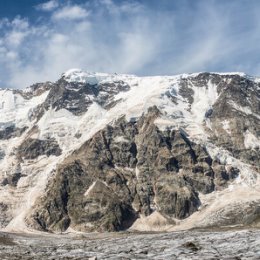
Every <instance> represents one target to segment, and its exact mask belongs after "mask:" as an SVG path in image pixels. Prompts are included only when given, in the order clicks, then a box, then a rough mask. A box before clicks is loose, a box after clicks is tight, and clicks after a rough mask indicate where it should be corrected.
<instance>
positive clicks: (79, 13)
mask: <svg viewBox="0 0 260 260" xmlns="http://www.w3.org/2000/svg"><path fill="white" fill-rule="evenodd" d="M87 16H88V12H87V11H86V10H85V9H84V8H82V7H81V6H79V5H73V6H64V7H63V8H61V9H59V10H57V11H56V12H55V13H54V14H53V16H52V17H53V19H54V20H80V19H84V18H86V17H87Z"/></svg>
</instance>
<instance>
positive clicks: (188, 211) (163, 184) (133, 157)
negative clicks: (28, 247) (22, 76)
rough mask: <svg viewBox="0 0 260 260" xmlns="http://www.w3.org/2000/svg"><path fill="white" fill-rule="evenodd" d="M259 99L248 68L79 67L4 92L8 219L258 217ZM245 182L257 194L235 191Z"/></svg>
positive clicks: (36, 226) (80, 222) (11, 224)
mask: <svg viewBox="0 0 260 260" xmlns="http://www.w3.org/2000/svg"><path fill="white" fill-rule="evenodd" d="M259 98H260V88H259V80H258V78H253V77H250V76H248V75H246V74H241V73H224V74H223V73H219V74H217V73H196V74H191V75H188V74H182V75H177V76H153V77H137V76H134V75H117V74H112V75H111V74H105V73H89V72H83V71H81V70H78V69H73V70H70V71H68V72H66V73H64V74H63V75H62V77H61V78H60V79H59V80H58V81H57V82H54V83H51V82H47V83H38V84H35V85H33V86H31V87H30V88H27V89H26V90H24V91H20V90H13V91H12V90H0V100H1V103H2V107H1V110H0V113H1V117H2V119H1V130H0V152H1V153H0V154H1V160H0V164H1V167H2V170H1V178H0V181H1V182H2V184H1V185H0V194H2V199H1V201H0V206H1V209H2V213H1V215H0V223H1V226H2V228H5V230H9V231H10V230H11V231H17V230H22V231H28V230H41V231H52V232H53V231H65V230H67V229H71V230H73V229H75V230H82V231H96V230H99V231H105V230H109V231H114V230H121V229H125V228H129V227H132V228H136V229H145V230H156V229H157V230H164V229H167V230H168V229H179V228H180V229H182V228H192V227H195V226H198V227H200V226H201V227H207V226H212V225H217V224H218V223H219V224H221V223H222V224H226V225H231V223H232V222H233V223H236V224H237V225H249V224H250V225H251V224H252V223H255V224H252V225H258V224H257V223H258V222H255V221H257V218H258V214H259V207H258V206H257V205H258V204H257V201H259V200H260V196H259V191H258V189H257V184H258V182H259V177H258V175H259V168H260V166H259V161H260V158H259V146H260V145H259V144H260V141H259V135H260V133H259V131H260V128H259V118H260V115H259V107H260V105H259V100H260V99H259ZM145 158H146V159H145ZM148 162H149V163H148ZM90 169H91V170H90ZM74 174H76V175H75V176H74ZM73 176H74V177H73ZM64 178H65V179H64ZM245 187H246V188H245ZM243 189H244V190H247V192H248V194H250V195H251V197H252V198H253V199H250V197H249V196H244V197H243V198H242V197H240V196H241V195H236V194H244V191H243ZM11 194H13V195H12V196H13V198H12V199H10V198H9V197H10V196H11ZM84 194H86V195H84ZM108 194H110V195H111V198H110V199H108V198H109V196H108ZM112 194H113V195H112ZM232 195H234V196H233V197H234V198H236V197H237V198H238V199H239V200H241V203H242V202H243V203H242V206H236V201H234V200H233V199H232ZM235 195H236V196H235ZM8 196H9V197H8ZM106 196H107V197H108V198H106ZM217 196H219V197H220V198H222V199H223V198H225V196H226V197H227V199H226V202H225V203H220V201H219V199H218V198H217ZM49 199H50V200H49ZM53 201H54V202H55V203H54V204H53ZM229 203H230V204H229ZM250 203H251V204H252V205H251V204H250ZM249 204H250V205H251V208H249V209H248V210H249V211H250V210H251V213H249V214H248V215H246V216H245V217H244V218H242V219H241V218H240V217H238V216H237V215H238V213H237V212H240V210H242V209H247V206H248V205H249ZM97 205H101V208H97ZM102 205H103V206H102ZM207 205H208V206H207ZM212 205H215V209H214V208H213V206H212ZM221 205H222V208H221V207H220V206H221ZM227 206H228V207H230V209H229V210H228V209H226V207H227ZM219 207H220V208H219ZM223 208H225V210H223ZM214 210H215V211H214ZM218 210H219V212H220V213H218V214H216V216H214V212H218ZM230 211H233V212H234V213H232V214H233V215H234V216H233V217H230V220H229V221H228V220H227V219H226V218H227V216H229V214H230ZM75 212H77V214H76V213H75ZM93 212H94V213H95V214H94V213H93ZM212 214H213V215H212ZM208 216H211V217H208ZM213 216H214V217H213ZM151 219H154V220H153V221H151ZM194 219H195V220H196V221H197V222H198V223H195V222H196V221H194ZM225 219H226V220H225ZM150 222H152V223H153V224H151V223H150ZM154 222H155V223H157V222H158V223H161V224H158V227H156V225H155V224H154ZM149 223H150V224H149ZM222 224H221V225H222Z"/></svg>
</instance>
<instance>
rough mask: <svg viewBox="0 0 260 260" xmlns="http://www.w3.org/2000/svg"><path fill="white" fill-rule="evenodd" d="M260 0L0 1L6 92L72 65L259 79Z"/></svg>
mask: <svg viewBox="0 0 260 260" xmlns="http://www.w3.org/2000/svg"><path fill="white" fill-rule="evenodd" d="M259 13H260V1H259V0H160V1H159V0H143V1H142V0H125V1H119V0H88V1H87V0H74V1H72V0H71V1H61V0H50V1H42V0H0V87H15V88H24V87H26V86H29V85H30V84H32V83H35V82H42V81H46V80H57V79H58V78H59V76H60V74H61V73H62V72H64V71H66V70H68V69H70V68H82V69H84V70H88V71H101V72H111V73H114V72H117V73H131V74H137V75H174V74H179V73H191V72H199V71H220V72H223V71H243V72H246V73H248V74H251V75H260V59H259V54H260V44H259V43H260V16H259Z"/></svg>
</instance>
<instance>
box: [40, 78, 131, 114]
mask: <svg viewBox="0 0 260 260" xmlns="http://www.w3.org/2000/svg"><path fill="white" fill-rule="evenodd" d="M129 89H130V87H129V86H128V85H127V84H126V83H125V82H123V81H118V82H113V83H103V84H102V83H100V84H96V85H92V84H89V83H74V82H70V83H69V82H67V81H66V80H64V79H63V78H61V79H60V80H59V81H57V82H56V83H55V84H54V85H53V86H52V88H51V90H50V92H49V95H48V97H47V99H46V102H45V103H44V108H45V109H48V108H49V107H52V108H54V109H55V110H60V109H62V108H65V109H67V110H69V111H70V112H72V113H73V114H75V115H82V114H83V113H85V112H86V111H87V110H88V107H89V106H90V105H91V104H93V102H97V103H98V104H100V105H101V106H102V107H104V108H111V107H113V105H114V104H115V103H114V100H113V98H114V95H116V94H118V93H119V92H122V91H128V90H129Z"/></svg>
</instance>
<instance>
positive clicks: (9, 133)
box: [0, 125, 27, 140]
mask: <svg viewBox="0 0 260 260" xmlns="http://www.w3.org/2000/svg"><path fill="white" fill-rule="evenodd" d="M26 129H27V127H23V128H18V127H15V125H10V126H6V127H4V128H2V129H0V140H7V139H10V138H14V137H19V136H21V134H22V133H23V132H24V131H25V130H26Z"/></svg>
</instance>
